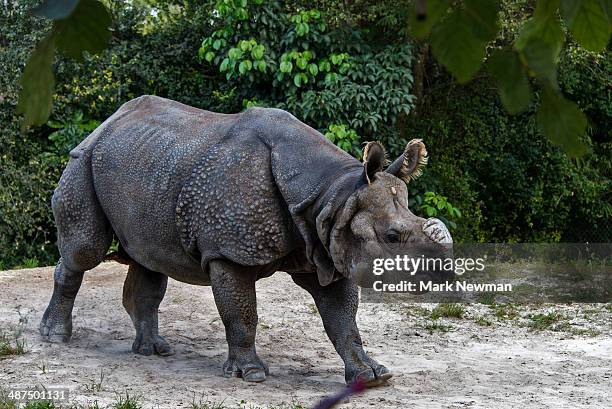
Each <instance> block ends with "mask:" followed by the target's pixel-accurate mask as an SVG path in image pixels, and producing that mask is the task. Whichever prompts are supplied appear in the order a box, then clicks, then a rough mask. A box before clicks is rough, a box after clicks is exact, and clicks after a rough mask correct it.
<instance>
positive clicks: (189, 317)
mask: <svg viewBox="0 0 612 409" xmlns="http://www.w3.org/2000/svg"><path fill="white" fill-rule="evenodd" d="M125 273H126V269H125V267H124V266H121V265H118V264H115V263H104V264H103V265H101V266H100V267H98V268H96V269H95V270H92V271H91V272H89V273H87V275H86V279H85V282H84V285H83V287H82V288H81V292H80V293H79V296H78V298H77V302H76V306H75V310H74V333H73V337H72V342H71V343H70V344H68V345H59V344H48V343H44V342H42V341H41V340H40V338H39V336H38V331H37V326H38V322H39V320H40V317H41V315H42V312H43V311H44V308H45V307H46V304H47V302H48V300H49V296H50V294H51V289H52V286H53V284H52V275H53V269H52V268H36V269H29V270H15V271H4V272H0V288H1V291H0V329H2V330H4V331H5V333H6V332H7V331H15V330H16V328H19V327H21V328H22V329H23V334H22V336H23V337H25V339H26V341H27V350H28V352H27V353H26V354H24V355H17V356H9V357H5V358H0V385H2V386H5V387H8V386H13V387H16V386H19V387H25V386H32V385H34V384H36V385H44V386H46V387H60V386H61V387H66V388H69V389H70V394H71V398H72V400H73V402H76V403H82V404H83V403H88V402H89V403H91V402H93V401H98V403H99V404H100V406H101V407H102V406H104V405H108V404H110V403H112V402H113V401H115V400H116V397H117V394H118V393H125V392H126V391H128V392H129V393H130V395H139V396H140V397H141V400H142V402H143V403H144V405H145V407H147V408H149V407H152V408H158V407H159V408H173V407H191V403H192V402H193V401H194V399H195V401H199V400H210V401H212V402H220V401H225V404H226V405H228V406H234V407H235V406H237V405H238V403H239V402H240V401H245V402H247V403H253V404H255V405H263V406H265V405H271V404H280V403H282V402H285V403H286V402H292V401H293V402H300V403H301V404H303V405H304V406H305V407H311V406H312V405H313V404H314V402H316V401H317V400H318V399H320V398H321V397H323V396H325V395H328V394H330V393H333V392H335V391H337V390H339V389H341V388H342V387H343V386H344V375H343V369H342V368H343V367H342V362H341V360H340V358H339V357H338V356H337V354H336V353H335V351H334V349H333V347H332V345H331V343H330V342H329V340H328V339H327V337H326V335H325V333H324V331H323V326H322V324H321V321H320V318H319V316H318V314H317V313H316V309H315V308H314V303H313V302H312V299H311V298H310V297H309V296H308V295H307V294H306V293H305V292H304V291H303V290H301V289H300V288H298V287H297V286H295V285H294V284H293V282H292V281H291V279H290V278H289V276H288V275H286V274H284V273H277V274H275V275H274V276H273V277H271V278H268V279H264V280H262V281H260V282H259V283H258V285H257V287H258V288H257V290H258V302H259V316H260V323H259V329H258V336H257V348H258V351H259V354H260V356H261V358H262V359H263V360H265V361H266V362H267V363H268V364H269V366H270V372H271V375H270V377H269V378H268V379H267V380H266V382H264V383H263V384H247V383H246V382H243V381H242V380H240V379H229V380H228V379H225V378H223V377H221V376H220V372H221V366H222V364H223V361H224V360H225V354H226V344H225V336H224V331H223V325H222V323H221V321H220V319H219V318H218V314H217V312H216V308H215V305H214V301H213V298H212V293H211V290H210V288H209V287H196V286H190V285H187V284H182V283H179V282H176V281H171V282H170V283H169V286H168V292H167V295H166V298H165V300H164V302H163V303H162V306H161V310H160V332H161V333H162V335H164V336H165V337H166V339H168V341H169V342H170V343H171V344H172V345H173V346H174V348H175V350H176V354H175V355H174V356H172V357H168V358H159V357H143V356H136V355H133V354H132V353H131V351H130V347H131V344H132V340H133V336H134V330H133V327H132V323H131V321H130V319H129V317H128V315H127V314H126V313H125V311H124V310H123V307H122V305H121V288H122V284H123V279H124V277H125ZM423 307H426V308H428V309H431V308H433V305H425V306H419V305H405V304H395V305H382V304H362V306H361V307H360V311H359V317H358V323H359V326H360V329H361V333H362V338H363V339H364V342H365V344H366V350H368V351H369V352H370V353H371V354H372V355H373V357H375V358H376V359H378V360H379V361H381V362H383V363H385V364H386V365H387V366H388V367H389V368H390V369H392V370H393V371H394V372H396V373H398V375H397V376H396V377H395V378H394V379H393V380H392V382H391V383H390V384H389V385H388V386H386V387H381V388H377V389H373V390H370V391H368V392H367V393H366V394H364V395H361V396H358V397H354V398H352V399H351V400H350V402H348V403H346V404H344V405H343V406H342V407H343V408H368V407H372V408H437V407H443V408H467V407H469V408H516V407H522V408H540V407H554V408H579V407H580V408H581V407H592V408H610V407H612V311H611V310H610V306H609V305H608V306H604V305H597V306H593V305H582V306H557V307H555V310H556V311H559V312H560V313H561V314H563V316H564V317H566V321H565V324H566V325H565V327H562V326H559V329H560V330H559V331H556V332H554V331H549V330H545V331H533V330H530V329H529V328H528V327H527V326H526V325H525V323H528V320H529V318H527V317H528V315H529V314H530V313H533V312H534V311H532V310H528V309H526V308H523V309H520V310H518V318H516V319H504V317H505V315H504V314H503V313H498V316H495V315H494V310H492V309H491V308H490V307H488V306H484V305H474V306H469V307H467V308H466V317H465V318H464V319H450V318H442V319H439V320H437V321H432V320H431V319H430V318H428V317H427V315H428V311H426V310H425V309H424V308H423ZM549 309H550V307H549ZM543 310H545V311H548V310H546V309H543ZM20 319H21V323H20ZM101 374H102V377H103V379H102V381H101V382H100V377H101ZM98 389H100V390H98Z"/></svg>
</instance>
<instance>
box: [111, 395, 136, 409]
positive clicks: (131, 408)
mask: <svg viewBox="0 0 612 409" xmlns="http://www.w3.org/2000/svg"><path fill="white" fill-rule="evenodd" d="M111 408H112V409H141V408H142V403H141V398H140V397H139V396H130V393H129V392H126V393H125V397H124V396H123V395H118V396H117V401H116V402H115V403H113V404H112V405H111Z"/></svg>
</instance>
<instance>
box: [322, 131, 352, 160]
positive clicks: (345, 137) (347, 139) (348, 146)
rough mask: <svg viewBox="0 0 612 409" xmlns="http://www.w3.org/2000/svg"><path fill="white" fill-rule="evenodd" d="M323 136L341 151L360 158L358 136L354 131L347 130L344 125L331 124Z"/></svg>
mask: <svg viewBox="0 0 612 409" xmlns="http://www.w3.org/2000/svg"><path fill="white" fill-rule="evenodd" d="M325 136H326V137H327V139H329V140H330V141H332V142H333V143H334V144H335V145H336V146H338V147H339V148H340V149H342V150H343V151H345V152H348V153H351V154H352V155H354V156H356V157H360V156H361V151H360V149H359V148H360V147H359V135H357V132H355V131H354V130H352V129H347V127H346V125H337V124H331V125H330V126H329V128H328V130H327V132H325Z"/></svg>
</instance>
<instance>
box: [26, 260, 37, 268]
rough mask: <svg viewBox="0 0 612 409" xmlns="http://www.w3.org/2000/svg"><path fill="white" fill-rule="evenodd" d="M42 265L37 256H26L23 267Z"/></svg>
mask: <svg viewBox="0 0 612 409" xmlns="http://www.w3.org/2000/svg"><path fill="white" fill-rule="evenodd" d="M38 266H40V262H39V261H38V259H36V258H26V259H25V260H24V262H23V268H36V267H38Z"/></svg>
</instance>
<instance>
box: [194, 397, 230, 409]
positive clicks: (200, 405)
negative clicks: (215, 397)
mask: <svg viewBox="0 0 612 409" xmlns="http://www.w3.org/2000/svg"><path fill="white" fill-rule="evenodd" d="M191 409H227V406H225V404H224V401H221V402H212V401H210V400H208V399H206V400H202V399H200V400H199V401H197V402H196V401H195V398H194V400H193V402H191Z"/></svg>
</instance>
